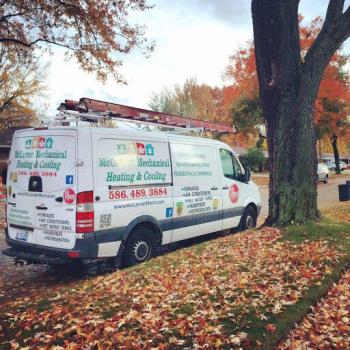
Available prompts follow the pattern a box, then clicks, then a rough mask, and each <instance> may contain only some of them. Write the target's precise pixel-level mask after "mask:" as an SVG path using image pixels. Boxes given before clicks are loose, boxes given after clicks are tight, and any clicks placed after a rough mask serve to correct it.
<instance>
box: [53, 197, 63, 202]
mask: <svg viewBox="0 0 350 350" xmlns="http://www.w3.org/2000/svg"><path fill="white" fill-rule="evenodd" d="M55 201H56V202H59V203H62V202H63V197H56V198H55Z"/></svg>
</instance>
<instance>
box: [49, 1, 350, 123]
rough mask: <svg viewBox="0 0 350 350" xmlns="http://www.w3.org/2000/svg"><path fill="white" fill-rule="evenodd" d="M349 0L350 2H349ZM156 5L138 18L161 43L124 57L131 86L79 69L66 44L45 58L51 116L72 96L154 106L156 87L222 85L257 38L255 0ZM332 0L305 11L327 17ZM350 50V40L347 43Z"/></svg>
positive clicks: (302, 7)
mask: <svg viewBox="0 0 350 350" xmlns="http://www.w3.org/2000/svg"><path fill="white" fill-rule="evenodd" d="M349 2H350V0H347V1H346V3H349ZM149 3H150V4H152V3H154V5H155V7H154V8H153V9H151V10H149V11H147V12H145V13H142V14H131V15H132V20H133V21H137V22H138V23H139V24H145V25H146V27H147V31H146V36H147V38H149V39H150V40H154V41H155V43H156V48H155V51H154V52H153V53H152V54H151V56H150V58H145V57H144V56H143V55H142V54H141V53H140V52H137V51H135V52H134V53H132V54H130V55H126V56H124V58H123V61H124V64H123V67H122V68H121V70H120V72H121V73H122V75H123V77H124V78H125V79H126V81H127V85H123V84H116V83H115V82H114V81H113V80H109V81H108V82H107V83H106V84H102V83H100V82H98V81H97V80H96V79H95V76H94V75H93V74H88V73H85V72H83V71H82V70H81V69H79V66H78V65H77V63H76V62H75V61H74V60H71V61H69V62H66V61H65V60H64V55H63V51H62V50H61V49H55V50H54V56H50V57H45V58H44V59H43V61H46V60H49V61H50V67H49V69H48V76H47V93H46V98H45V99H43V100H42V102H44V103H47V104H48V110H47V115H48V116H53V115H55V113H56V108H57V107H58V105H59V104H60V102H63V101H64V100H65V99H66V98H68V99H76V100H78V99H79V98H81V97H91V98H95V99H100V100H105V101H110V102H115V103H121V104H126V105H131V106H135V107H143V108H148V101H149V97H150V95H151V93H152V92H159V91H160V90H161V89H162V88H163V87H173V86H174V85H175V84H183V83H184V81H185V79H186V78H189V77H196V78H197V80H198V81H199V83H206V84H209V85H212V86H214V85H216V86H222V85H223V80H222V74H223V72H224V69H225V67H226V65H227V64H228V62H229V60H228V58H229V56H230V55H231V54H232V53H233V52H234V51H235V50H236V49H237V48H239V47H241V46H243V45H244V44H245V43H246V42H247V41H248V40H251V39H252V20H251V14H250V3H251V1H250V0H216V1H215V0H214V1H211V0H187V1H186V0H178V1H176V2H171V1H166V0H153V1H152V0H149ZM327 4H328V1H327V0H301V3H300V11H299V12H300V13H301V14H302V15H304V16H305V20H306V21H309V20H311V19H313V18H314V17H315V16H317V15H320V16H322V17H323V16H324V14H325V11H326V6H327ZM345 51H346V52H350V42H349V40H348V42H347V43H346V44H345Z"/></svg>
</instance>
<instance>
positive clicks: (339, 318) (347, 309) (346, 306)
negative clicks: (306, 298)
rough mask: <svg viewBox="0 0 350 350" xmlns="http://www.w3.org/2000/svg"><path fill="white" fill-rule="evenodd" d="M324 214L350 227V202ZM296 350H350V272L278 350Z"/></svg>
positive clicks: (334, 207) (349, 270) (329, 209)
mask: <svg viewBox="0 0 350 350" xmlns="http://www.w3.org/2000/svg"><path fill="white" fill-rule="evenodd" d="M324 214H325V215H326V216H327V217H328V218H332V219H334V220H338V221H344V222H346V223H348V224H350V202H346V203H340V204H337V205H335V206H332V207H330V208H328V209H327V210H325V211H324ZM347 239H348V240H349V237H347ZM347 245H349V243H347ZM292 349H300V350H307V349H350V269H349V268H348V269H347V271H345V273H344V274H343V275H342V277H341V279H340V280H339V282H337V283H335V284H333V286H332V288H331V289H330V290H329V291H328V293H327V295H326V296H325V297H324V298H323V299H322V300H321V301H320V302H319V303H318V304H317V305H316V306H315V307H313V308H312V312H311V313H309V314H308V315H306V316H305V317H304V319H303V321H302V322H301V323H300V324H299V325H297V326H296V328H295V329H293V330H292V331H291V332H290V334H289V335H288V337H287V339H286V340H285V341H283V342H282V343H281V344H280V345H279V347H278V350H292Z"/></svg>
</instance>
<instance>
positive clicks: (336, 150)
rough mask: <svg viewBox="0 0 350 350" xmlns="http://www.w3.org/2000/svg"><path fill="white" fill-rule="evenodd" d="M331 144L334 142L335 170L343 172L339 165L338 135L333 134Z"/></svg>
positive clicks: (339, 172)
mask: <svg viewBox="0 0 350 350" xmlns="http://www.w3.org/2000/svg"><path fill="white" fill-rule="evenodd" d="M331 144H332V148H333V154H334V163H335V172H336V173H337V174H341V171H340V166H339V150H338V136H337V135H332V137H331Z"/></svg>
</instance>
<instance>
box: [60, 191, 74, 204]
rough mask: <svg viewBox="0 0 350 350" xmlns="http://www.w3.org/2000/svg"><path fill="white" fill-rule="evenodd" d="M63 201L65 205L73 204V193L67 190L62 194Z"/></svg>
mask: <svg viewBox="0 0 350 350" xmlns="http://www.w3.org/2000/svg"><path fill="white" fill-rule="evenodd" d="M63 199H64V201H65V202H66V203H67V204H72V203H74V200H75V192H74V191H73V190H72V189H71V188H67V189H66V190H65V191H64V193H63Z"/></svg>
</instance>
